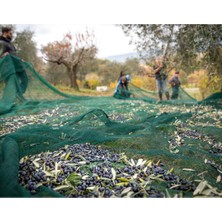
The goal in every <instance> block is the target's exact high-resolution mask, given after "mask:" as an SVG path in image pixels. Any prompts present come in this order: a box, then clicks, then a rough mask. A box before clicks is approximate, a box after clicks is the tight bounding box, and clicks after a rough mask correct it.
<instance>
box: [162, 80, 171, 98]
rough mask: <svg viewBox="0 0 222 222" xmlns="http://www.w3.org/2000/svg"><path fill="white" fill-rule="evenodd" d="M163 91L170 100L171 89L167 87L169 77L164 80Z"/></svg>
mask: <svg viewBox="0 0 222 222" xmlns="http://www.w3.org/2000/svg"><path fill="white" fill-rule="evenodd" d="M163 91H164V93H165V95H166V98H167V100H169V99H170V93H169V89H168V87H167V79H164V80H163Z"/></svg>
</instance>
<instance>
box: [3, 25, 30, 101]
mask: <svg viewBox="0 0 222 222" xmlns="http://www.w3.org/2000/svg"><path fill="white" fill-rule="evenodd" d="M12 37H13V31H12V28H10V27H2V35H1V36H0V60H1V66H0V69H1V70H0V79H1V81H5V88H4V91H3V95H2V100H1V101H2V102H7V103H10V104H11V105H12V104H14V103H15V101H16V100H17V99H18V100H20V101H25V98H24V96H23V94H24V93H25V91H26V89H27V86H28V76H27V73H26V71H25V68H24V64H23V62H24V60H23V59H21V58H19V57H18V56H17V53H16V48H15V46H14V44H13V43H12ZM9 92H10V93H9ZM9 95H10V96H9Z"/></svg>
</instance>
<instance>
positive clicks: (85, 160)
mask: <svg viewBox="0 0 222 222" xmlns="http://www.w3.org/2000/svg"><path fill="white" fill-rule="evenodd" d="M0 71H1V72H0V79H1V81H2V83H1V86H0V87H1V89H2V94H1V95H2V99H1V101H0V107H1V109H0V111H1V112H0V113H1V116H0V134H1V137H0V139H1V140H0V196H2V197H63V196H66V192H68V191H64V190H66V189H67V186H68V188H70V186H71V187H72V192H74V191H73V190H76V189H77V187H78V186H80V185H79V183H81V184H82V185H81V186H82V187H83V186H84V185H85V184H86V185H85V186H88V188H89V187H90V188H89V189H88V190H87V189H86V190H87V192H86V191H84V192H83V191H82V190H81V189H83V188H82V187H81V189H80V188H78V189H80V190H81V191H79V192H80V193H81V195H83V194H84V195H86V196H87V195H88V196H90V195H91V194H90V192H91V190H92V189H96V188H95V187H97V188H98V187H99V190H93V192H94V194H92V195H94V196H98V195H99V196H100V194H102V195H104V196H106V195H108V191H106V190H105V191H104V190H103V189H102V188H104V187H105V189H109V190H110V189H111V188H112V189H114V190H115V192H114V191H112V192H111V193H112V194H113V195H114V194H115V195H117V196H118V192H120V196H121V197H122V196H124V195H131V196H132V197H133V196H135V197H140V195H142V196H143V197H146V196H147V197H152V196H153V195H154V193H152V192H154V191H153V190H159V193H158V192H157V191H156V194H155V195H156V196H155V197H164V196H170V195H171V196H172V195H179V196H185V197H186V196H194V190H195V189H196V188H197V187H198V186H197V185H198V183H199V182H200V181H207V183H209V184H210V185H211V186H213V187H216V188H217V189H218V190H219V191H220V190H221V189H222V184H221V182H220V181H219V179H218V178H219V177H218V176H219V175H220V166H221V153H222V145H221V143H222V141H221V135H222V125H221V114H222V113H221V112H222V111H221V98H222V97H221V93H217V94H214V95H212V96H211V97H209V98H207V99H206V100H203V101H199V102H198V101H196V100H194V99H193V98H192V97H190V96H189V95H188V94H187V93H186V92H185V91H184V90H183V89H181V90H180V97H179V99H178V100H173V101H171V100H170V101H166V100H164V101H158V99H157V93H155V92H147V91H146V90H143V89H140V88H138V87H136V86H134V85H132V84H130V85H129V91H130V94H131V95H130V97H128V98H124V97H118V96H117V97H113V96H110V97H80V96H73V95H67V94H64V93H62V92H60V91H58V90H57V89H55V88H54V87H53V86H51V85H50V84H49V83H47V82H46V81H45V80H44V79H43V78H42V77H41V76H40V75H39V74H38V73H37V72H36V71H35V70H34V68H33V67H32V66H31V65H30V64H29V63H24V62H21V61H20V60H19V59H18V58H16V57H14V56H11V55H8V56H6V57H4V58H3V59H1V60H0ZM117 98H121V99H117ZM88 143H90V144H92V145H96V146H98V147H100V148H95V147H93V146H92V147H91V146H89V145H86V144H88ZM74 144H79V145H80V148H81V153H78V152H79V151H78V149H80V148H78V146H77V145H75V146H74ZM84 144H85V145H84ZM73 147H74V148H75V149H74V148H73ZM76 147H77V148H76ZM71 148H73V149H74V150H71ZM61 149H62V150H61ZM101 150H104V152H105V150H108V151H107V152H110V153H114V154H115V153H116V154H119V156H115V157H114V154H107V153H102V151H101ZM51 152H55V153H54V154H53V155H54V160H50V161H51V162H50V161H49V156H50V158H52V154H51ZM57 152H58V153H57ZM63 152H64V154H63ZM72 152H73V153H72ZM91 152H93V153H94V156H92V153H91ZM43 153H45V154H43ZM122 153H125V155H126V156H124V155H123V154H122ZM75 154H76V155H77V154H78V155H77V156H78V158H80V159H77V162H72V161H74V159H73V158H74V157H71V155H74V156H75ZM28 155H31V156H32V157H27V156H28ZM34 155H37V156H36V157H35V156H34ZM38 155H39V156H38ZM45 155H46V156H47V155H48V156H47V157H45ZM60 155H62V157H61V158H62V159H61V158H60V159H58V157H60ZM90 155H91V156H92V157H90V158H91V159H89V156H90ZM31 158H34V159H35V160H34V161H33V160H31ZM43 158H45V159H43ZM131 158H132V160H131ZM141 159H143V160H147V161H145V162H144V161H141ZM21 160H22V161H21ZM47 160H48V162H49V163H48V164H49V166H45V163H47ZM62 160H63V161H66V164H71V165H72V164H73V165H72V166H73V167H74V168H75V169H74V168H72V173H71V174H70V175H68V174H67V173H65V170H64V168H62V167H64V166H62V164H64V163H62ZM19 161H20V163H19ZM25 161H28V162H27V163H28V165H25V164H26V163H25ZM23 163H24V166H23V167H24V168H22V169H21V167H22V166H21V165H22V164H23ZM103 163H104V164H105V163H107V164H108V165H106V166H102V164H103ZM135 163H136V164H135ZM160 163H163V164H164V166H163V164H162V165H161V164H160ZM41 164H42V165H41ZM50 164H51V165H52V166H51V165H50ZM40 165H41V166H40ZM28 166H31V168H32V169H29V167H28ZM163 167H165V168H163ZM35 168H36V169H35ZM94 168H96V169H94ZM99 168H102V169H103V170H104V169H107V170H106V171H107V172H102V174H103V176H104V175H106V174H107V178H106V180H105V179H104V181H103V179H101V178H103V176H99V173H100V172H98V169H99ZM125 168H127V170H126V169H125ZM172 168H174V171H173V172H174V174H175V175H176V176H175V175H172V174H171V171H172V170H171V171H170V172H169V170H170V169H172ZM24 169H26V170H28V169H29V170H30V172H31V171H36V172H38V173H39V174H40V173H42V170H43V169H48V171H49V172H48V174H47V175H45V176H46V177H47V178H45V180H46V181H42V182H41V183H39V184H38V189H36V190H35V192H34V193H33V192H31V191H30V189H29V186H32V185H33V184H32V183H33V181H36V180H37V179H35V178H34V177H38V176H39V175H35V176H31V173H30V172H29V171H26V172H23V171H24ZM111 169H112V170H111ZM163 169H164V170H165V171H164V170H163ZM69 170H70V169H69ZM123 171H124V172H123ZM148 171H149V172H148ZM27 172H28V173H27ZM55 172H56V173H55ZM62 172H63V173H62ZM22 173H24V175H26V176H24V175H22ZM60 174H61V175H60ZM108 174H109V175H108ZM142 174H143V175H142ZM64 175H66V178H64ZM95 175H96V176H95ZM110 175H111V178H110ZM60 176H61V178H60V179H61V180H62V181H63V182H61V183H60V182H58V181H57V180H58V179H59V178H58V177H60ZM94 176H95V177H96V179H95V178H94V179H92V178H89V177H94ZM118 176H119V178H118ZM26 177H27V178H26ZM122 177H124V178H122ZM21 178H23V179H22V181H21ZM67 178H68V179H67ZM73 178H74V179H73ZM82 178H84V179H82ZM87 178H88V179H87ZM98 178H99V179H98ZM121 178H122V179H121ZM178 178H181V179H180V180H179V179H178ZM23 180H24V181H23ZM82 180H83V182H82ZM116 180H117V181H116ZM118 180H119V181H118ZM121 180H123V181H121ZM184 180H186V181H191V182H189V183H186V184H185V185H184V183H185V182H184ZM25 181H26V182H25ZM101 181H102V182H101ZM51 182H52V183H53V184H50V183H51ZM86 182H87V183H86ZM26 183H27V184H28V183H29V185H27V184H26ZM91 183H92V184H93V183H96V184H97V183H98V184H97V185H95V184H94V185H91ZM119 183H123V184H121V185H118V186H116V184H119ZM67 184H68V185H67ZM70 184H71V185H70ZM138 184H139V185H138ZM188 185H189V186H188ZM61 186H63V187H61ZM129 186H131V187H129ZM191 186H192V188H191ZM119 187H120V188H119ZM179 188H180V189H179ZM205 188H206V189H208V191H206V192H205V193H204V194H203V195H205V196H210V195H211V196H218V195H219V196H220V195H221V194H220V192H219V191H217V192H216V191H212V190H210V191H209V189H210V188H209V186H207V184H205V187H204V188H203V189H202V191H198V190H197V191H196V193H198V192H199V194H200V195H201V194H202V193H201V192H204V191H205ZM63 189H64V190H63ZM138 189H139V191H138ZM177 189H178V190H177ZM144 190H145V191H144ZM59 191H62V192H59ZM95 192H97V194H98V193H99V194H98V195H97V194H95ZM106 192H107V194H106ZM109 192H110V191H109ZM130 192H131V193H130ZM207 192H208V193H207ZM110 195H111V194H110ZM72 196H74V197H75V196H78V195H77V194H76V193H72ZM88 196H87V197H88ZM108 196H109V195H108Z"/></svg>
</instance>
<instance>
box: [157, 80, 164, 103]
mask: <svg viewBox="0 0 222 222" xmlns="http://www.w3.org/2000/svg"><path fill="white" fill-rule="evenodd" d="M156 86H157V89H158V94H159V99H160V100H162V99H163V98H162V94H163V93H162V82H161V80H160V79H157V80H156Z"/></svg>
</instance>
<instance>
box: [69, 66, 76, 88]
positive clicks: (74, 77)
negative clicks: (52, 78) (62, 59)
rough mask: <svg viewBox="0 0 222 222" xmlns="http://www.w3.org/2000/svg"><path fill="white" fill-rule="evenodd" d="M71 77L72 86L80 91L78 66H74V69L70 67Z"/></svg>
mask: <svg viewBox="0 0 222 222" xmlns="http://www.w3.org/2000/svg"><path fill="white" fill-rule="evenodd" d="M68 71H69V78H70V87H71V88H73V89H75V90H77V91H79V86H78V83H77V67H75V66H74V67H73V68H72V69H69V70H68Z"/></svg>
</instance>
